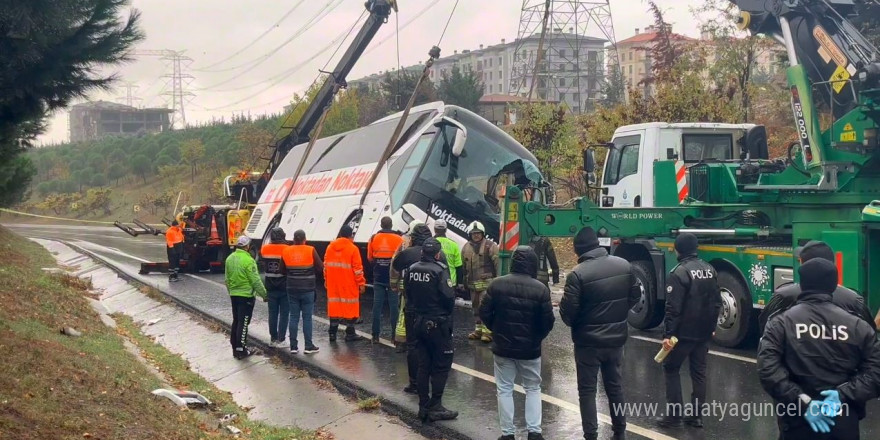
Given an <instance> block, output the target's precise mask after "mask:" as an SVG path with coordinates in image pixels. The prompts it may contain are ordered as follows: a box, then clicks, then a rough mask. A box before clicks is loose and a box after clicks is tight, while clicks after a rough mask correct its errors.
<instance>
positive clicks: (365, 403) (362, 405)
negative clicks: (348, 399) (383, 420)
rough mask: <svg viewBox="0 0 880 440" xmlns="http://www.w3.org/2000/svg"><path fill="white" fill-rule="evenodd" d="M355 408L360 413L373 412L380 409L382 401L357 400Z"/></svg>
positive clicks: (375, 399)
mask: <svg viewBox="0 0 880 440" xmlns="http://www.w3.org/2000/svg"><path fill="white" fill-rule="evenodd" d="M357 407H358V409H359V410H361V411H367V412H368V411H375V410H377V409H379V408H381V407H382V401H381V400H380V399H379V398H378V397H370V398H367V399H361V400H358V403H357Z"/></svg>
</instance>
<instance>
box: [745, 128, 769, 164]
mask: <svg viewBox="0 0 880 440" xmlns="http://www.w3.org/2000/svg"><path fill="white" fill-rule="evenodd" d="M745 147H746V151H748V154H749V159H752V160H755V159H767V158H769V156H770V154H769V151H768V148H767V129H766V128H765V127H764V126H763V125H756V126H754V127H752V128H750V129H748V131H746V142H745Z"/></svg>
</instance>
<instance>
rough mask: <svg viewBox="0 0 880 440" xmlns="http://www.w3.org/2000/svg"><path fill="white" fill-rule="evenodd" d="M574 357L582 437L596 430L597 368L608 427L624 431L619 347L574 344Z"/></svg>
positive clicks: (624, 418)
mask: <svg viewBox="0 0 880 440" xmlns="http://www.w3.org/2000/svg"><path fill="white" fill-rule="evenodd" d="M574 360H575V364H576V366H577V382H578V400H579V401H580V407H581V424H582V426H583V429H584V437H587V436H592V435H595V434H596V433H597V432H598V430H599V422H598V420H597V419H596V417H597V416H596V384H597V381H598V379H597V376H598V374H599V371H601V372H602V384H603V385H604V387H605V394H606V395H607V396H608V407H609V410H610V413H611V427H612V429H613V430H614V432H623V431H625V430H626V414H625V413H624V408H623V404H624V396H623V385H622V384H621V374H620V363H621V361H622V360H623V347H616V348H592V347H578V346H575V347H574Z"/></svg>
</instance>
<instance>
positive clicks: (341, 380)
mask: <svg viewBox="0 0 880 440" xmlns="http://www.w3.org/2000/svg"><path fill="white" fill-rule="evenodd" d="M55 241H57V242H59V243H64V245H66V246H69V247H70V248H71V249H74V250H75V251H77V252H80V253H81V254H83V255H87V256H88V257H89V258H91V259H93V260H95V261H96V262H98V263H99V264H101V265H103V266H105V267H107V268H109V269H111V270H112V271H114V272H116V274H117V275H118V276H119V277H120V278H122V279H124V280H126V281H128V282H129V283H132V284H134V285H138V286H147V287H152V288H154V289H156V290H157V291H159V292H161V293H162V295H163V297H164V298H166V299H168V300H170V301H171V302H173V303H174V304H175V305H176V306H178V307H180V308H181V309H183V310H185V311H186V312H188V313H190V314H192V315H195V316H196V317H198V318H200V319H203V320H205V321H209V322H211V323H213V324H215V325H219V326H220V327H222V328H223V330H224V331H225V332H227V333H228V332H229V331H231V326H230V324H229V323H227V322H226V321H225V320H221V319H218V318H215V317H214V316H211V315H210V314H208V313H205V312H203V311H201V310H199V309H197V308H195V307H193V306H191V305H190V304H188V303H186V302H184V301H183V300H181V299H179V298H176V297H174V296H172V295H169V294H167V293H165V292H164V291H162V289H160V288H158V287H154V286H150V285H148V284H145V283H143V282H142V281H140V280H138V279H136V278H135V277H133V276H131V275H129V274H128V273H126V272H125V271H124V270H122V269H120V268H119V267H116V266H115V265H114V264H113V263H110V262H109V261H107V260H104V259H103V258H101V257H100V256H99V255H97V254H95V253H94V252H91V251H89V250H87V249H84V248H82V247H80V246H78V245H75V244H72V243H69V242H67V241H65V240H55ZM249 339H250V340H251V341H252V345H254V346H256V347H258V348H259V349H260V350H261V351H262V352H263V353H262V354H263V355H264V356H266V357H275V358H279V359H282V360H283V361H284V362H285V363H286V364H290V365H294V366H296V367H297V368H300V369H302V370H305V371H306V372H308V373H309V375H310V376H311V377H312V378H315V379H324V380H327V381H329V382H330V383H331V384H333V387H334V388H335V389H336V390H337V391H338V392H339V393H340V394H342V395H343V396H346V397H352V398H355V399H360V398H363V397H364V396H374V395H373V394H372V393H371V392H370V391H367V390H366V389H365V388H363V387H361V386H358V385H357V384H356V383H355V382H353V381H351V380H348V379H346V378H345V377H341V376H339V375H336V374H333V373H331V372H329V371H327V370H325V369H323V368H322V367H320V366H318V365H316V364H314V363H312V362H307V361H306V359H308V358H304V357H303V356H294V355H292V354H290V353H288V352H285V351H283V350H282V351H281V352H279V351H276V350H275V349H274V348H273V347H270V346H269V344H267V343H265V342H264V341H261V340H259V339H257V338H256V337H254V336H250V337H249ZM375 397H378V398H379V400H380V401H381V403H382V405H381V407H380V408H381V411H382V412H383V413H385V414H388V415H391V416H395V417H398V418H399V419H400V420H401V421H403V422H404V423H405V424H406V425H407V426H409V427H410V428H412V429H413V430H414V431H415V432H417V433H419V434H421V435H423V436H425V437H428V438H437V439H446V440H472V439H471V437H468V436H466V435H464V434H462V433H460V432H458V431H456V430H454V429H452V428H449V427H447V426H444V425H442V424H441V425H438V424H433V423H432V424H424V423H422V422H421V420H419V418H418V412H417V411H413V409H412V408H411V407H410V406H404V405H401V404H398V403H396V402H394V401H392V400H388V399H385V398H384V397H383V396H375Z"/></svg>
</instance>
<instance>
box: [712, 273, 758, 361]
mask: <svg viewBox="0 0 880 440" xmlns="http://www.w3.org/2000/svg"><path fill="white" fill-rule="evenodd" d="M718 286H719V287H720V288H721V313H719V314H718V326H717V327H716V328H715V336H713V337H712V339H713V340H714V341H715V343H716V344H718V345H720V346H722V347H736V346H738V345H740V344H741V343H742V342H743V341H745V340H746V338H747V337H748V335H749V331H750V330H751V326H752V299H751V296H750V295H749V291H748V289H747V288H746V286H745V285H744V284H743V281H742V280H741V279H740V277H739V276H737V275H735V274H732V273H730V272H729V271H723V270H722V271H718Z"/></svg>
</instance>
